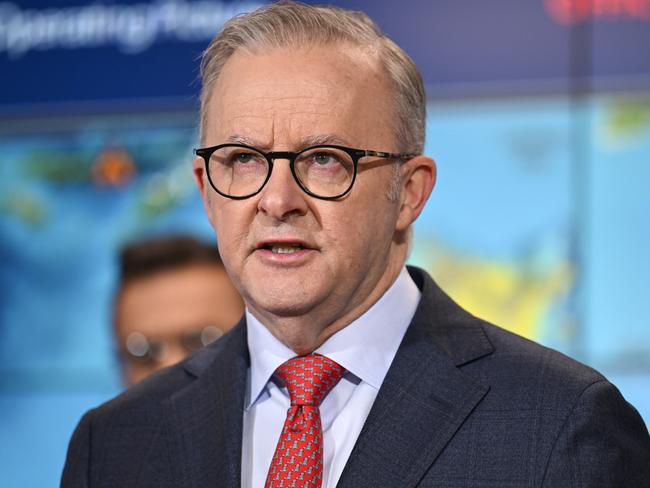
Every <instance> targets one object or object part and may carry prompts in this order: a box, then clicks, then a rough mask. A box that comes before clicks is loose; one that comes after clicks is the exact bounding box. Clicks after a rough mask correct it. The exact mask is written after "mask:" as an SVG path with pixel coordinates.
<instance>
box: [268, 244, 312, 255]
mask: <svg viewBox="0 0 650 488" xmlns="http://www.w3.org/2000/svg"><path fill="white" fill-rule="evenodd" d="M263 249H268V250H269V251H271V252H272V253H273V254H293V253H294V252H298V251H300V250H301V249H304V247H303V246H302V245H300V244H268V245H265V246H264V247H263Z"/></svg>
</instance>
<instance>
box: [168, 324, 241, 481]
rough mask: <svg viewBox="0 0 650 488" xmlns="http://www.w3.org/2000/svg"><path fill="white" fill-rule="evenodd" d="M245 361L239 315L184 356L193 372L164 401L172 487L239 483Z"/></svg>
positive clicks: (184, 365)
mask: <svg viewBox="0 0 650 488" xmlns="http://www.w3.org/2000/svg"><path fill="white" fill-rule="evenodd" d="M248 364H249V358H248V351H247V349H246V325H245V322H244V320H243V319H242V320H241V321H240V323H239V324H237V326H236V327H235V328H234V329H232V330H231V331H230V332H229V333H228V334H226V335H225V336H224V337H223V338H222V339H221V340H219V341H217V342H216V343H214V344H213V345H211V346H208V347H206V348H204V349H203V350H201V351H200V352H199V353H197V354H195V355H193V356H192V357H190V358H189V359H188V360H186V361H185V363H184V364H183V367H184V368H185V370H186V371H187V372H188V373H189V374H190V375H192V376H193V377H194V380H193V381H191V382H190V383H189V384H188V385H187V386H185V388H183V389H181V390H179V391H177V392H176V393H175V394H174V395H173V396H172V397H170V398H169V399H168V400H166V401H165V405H164V411H165V427H166V430H167V432H169V438H170V458H171V460H172V461H171V464H172V469H174V470H175V474H176V476H175V477H176V479H177V486H191V487H194V488H200V487H206V488H207V487H208V486H214V483H215V482H216V480H219V482H220V483H222V484H221V485H220V486H232V487H238V486H240V485H241V481H240V477H241V443H242V418H243V417H242V415H243V408H244V406H243V405H244V394H245V390H246V377H247V368H248Z"/></svg>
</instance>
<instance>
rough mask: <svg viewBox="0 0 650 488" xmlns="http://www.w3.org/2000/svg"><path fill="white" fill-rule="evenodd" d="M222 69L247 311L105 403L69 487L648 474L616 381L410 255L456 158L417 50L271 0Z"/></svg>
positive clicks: (221, 188)
mask: <svg viewBox="0 0 650 488" xmlns="http://www.w3.org/2000/svg"><path fill="white" fill-rule="evenodd" d="M202 74H203V93H202V126H201V141H202V146H203V148H202V149H199V150H197V155H198V157H197V159H196V160H195V162H194V173H195V175H196V180H197V183H198V185H199V188H200V190H201V194H202V196H203V200H204V203H205V208H206V211H207V215H208V218H209V220H210V222H211V223H212V225H213V227H214V228H215V231H216V234H217V237H218V242H219V248H220V251H221V255H222V258H223V260H224V264H225V266H226V269H227V270H228V273H229V275H230V276H231V277H232V279H233V282H234V284H235V287H236V288H237V289H238V290H239V291H240V293H241V294H242V296H243V298H244V301H245V303H246V314H245V316H244V318H243V319H242V321H241V322H240V323H239V324H238V325H237V326H236V327H235V328H234V329H233V330H232V331H231V332H230V333H229V334H227V335H226V336H224V337H223V338H222V340H220V341H219V342H218V343H217V344H215V345H214V346H209V347H207V348H205V349H203V350H202V351H200V352H199V353H198V354H196V355H194V356H192V357H191V358H190V359H188V360H186V361H185V362H184V363H182V364H181V365H179V366H176V367H173V368H170V369H168V370H166V371H165V372H164V373H161V374H160V375H158V376H157V377H156V378H155V379H152V380H151V381H145V382H143V383H142V384H141V385H138V387H136V388H134V389H132V390H130V391H128V392H127V393H126V394H125V395H122V396H121V397H118V398H117V399H115V400H113V401H111V402H109V403H107V404H105V405H103V406H101V407H99V408H98V409H95V410H93V411H91V412H89V413H88V414H86V416H84V418H83V419H82V421H81V423H80V425H79V427H78V428H77V430H76V432H75V434H74V436H73V439H72V441H71V445H70V449H69V452H68V461H67V465H66V468H65V470H64V474H63V485H64V486H93V487H95V486H121V487H126V486H157V487H161V486H194V487H208V486H212V487H216V486H220V487H221V486H223V487H236V486H244V487H262V486H265V487H280V486H296V487H303V486H304V487H307V486H309V487H321V486H322V487H334V486H337V487H355V488H359V487H414V486H419V487H429V486H430V487H433V486H436V487H459V486H468V487H469V486H471V487H478V486H480V487H499V488H503V487H506V486H507V487H520V486H535V487H542V486H543V487H553V488H558V487H587V486H590V487H591V486H594V487H595V486H598V487H599V488H603V487H612V488H613V487H621V486H625V487H642V486H648V485H647V482H648V480H649V479H650V471H649V469H650V468H649V466H650V440H649V438H648V433H647V430H646V428H645V426H644V424H643V421H642V420H641V419H640V417H639V415H638V414H637V412H636V411H635V410H634V409H633V408H632V407H631V406H630V405H628V404H627V403H626V402H625V400H624V399H623V398H622V397H621V395H620V394H619V392H618V391H617V390H616V389H615V388H614V387H613V386H612V385H611V384H609V383H608V382H607V381H606V380H605V379H604V378H603V377H602V376H600V375H599V374H598V373H597V372H595V371H593V370H591V369H589V368H587V367H585V366H582V365H580V364H578V363H576V362H574V361H572V360H570V359H568V358H566V357H565V356H562V355H561V354H559V353H557V352H554V351H551V350H548V349H545V348H542V347H541V346H538V345H535V344H533V343H531V342H528V341H526V340H524V339H522V338H519V337H517V336H514V335H512V334H510V333H508V332H505V331H503V330H501V329H499V328H497V327H495V326H492V325H490V324H487V323H485V322H483V321H481V320H479V319H477V318H475V317H473V316H471V315H469V314H468V313H467V312H465V311H463V310H462V309H460V308H459V307H458V306H457V305H456V304H455V303H453V302H452V301H451V299H449V298H448V297H447V296H446V295H445V294H444V293H443V292H442V291H441V290H440V289H439V288H438V287H437V286H436V285H435V283H434V282H433V281H432V280H431V278H430V277H429V276H428V275H426V273H424V272H423V271H422V270H419V269H416V268H409V269H408V271H407V270H406V269H405V267H404V263H405V260H406V256H407V253H408V247H409V235H410V228H411V225H412V223H413V221H414V220H415V219H416V218H417V216H418V215H419V213H420V212H421V211H422V208H423V206H424V204H425V202H426V200H427V198H428V196H429V194H430V192H431V190H432V188H433V186H434V182H435V175H436V172H435V164H434V162H433V161H432V160H431V159H430V158H428V157H426V156H422V155H421V152H422V148H423V139H424V120H425V117H424V110H425V97H424V90H423V88H422V81H421V78H420V76H419V74H418V72H417V69H416V68H415V66H414V65H413V63H412V61H411V60H410V59H409V58H408V56H407V55H406V54H405V53H404V52H403V51H402V50H401V49H400V48H399V47H397V46H396V45H395V44H394V43H393V42H392V41H390V40H389V39H387V38H386V37H385V36H383V35H382V34H381V33H380V32H379V31H378V30H377V28H376V26H375V25H374V24H373V23H372V21H371V20H370V19H368V18H367V17H366V16H364V15H363V14H361V13H353V12H348V11H344V10H340V9H336V8H329V7H320V8H316V7H308V6H304V5H300V4H294V3H285V2H283V3H278V4H275V5H271V6H269V7H266V8H263V9H261V10H259V11H256V12H253V13H252V14H250V15H246V16H242V17H238V18H235V19H234V20H232V21H231V22H229V23H228V24H227V25H226V26H224V29H223V30H222V31H221V33H220V34H219V35H218V36H217V37H216V38H215V40H214V41H213V42H212V43H211V44H210V46H209V47H208V49H207V51H206V53H205V55H204V59H203V64H202Z"/></svg>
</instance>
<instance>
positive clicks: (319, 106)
mask: <svg viewBox="0 0 650 488" xmlns="http://www.w3.org/2000/svg"><path fill="white" fill-rule="evenodd" d="M211 95H212V96H211V98H210V101H209V103H208V107H207V109H208V112H207V117H206V126H205V128H204V129H205V131H204V133H205V140H206V143H207V145H212V144H220V143H223V142H227V141H228V140H229V139H232V138H237V137H239V138H245V139H249V140H254V141H256V142H257V143H258V144H259V145H260V146H269V147H272V146H275V147H277V145H278V144H282V145H299V144H300V141H301V140H302V139H303V138H309V137H313V136H314V135H320V134H331V135H333V136H335V137H336V138H337V139H339V140H340V141H341V142H347V143H348V144H350V145H362V144H365V145H367V144H370V145H371V146H372V147H373V148H377V147H380V148H386V145H387V144H389V143H390V142H389V141H391V140H392V133H393V131H392V130H391V127H390V125H389V124H390V121H391V120H392V117H391V116H392V110H391V108H392V102H391V94H390V91H389V89H388V87H387V82H386V80H385V77H384V76H383V75H382V73H381V70H380V69H379V63H378V62H377V58H376V56H375V55H373V54H370V53H368V52H366V51H364V50H362V49H360V48H358V47H354V46H350V45H342V44H338V45H327V46H322V45H317V46H310V47H305V48H300V49H296V48H274V49H271V50H266V51H261V52H248V51H243V50H239V51H237V52H236V53H235V54H234V55H233V56H231V58H230V59H229V60H228V61H227V62H226V64H225V65H224V67H223V70H222V72H221V74H220V76H219V78H218V80H217V82H216V84H215V85H214V87H213V91H212V94H211ZM377 144H380V146H377Z"/></svg>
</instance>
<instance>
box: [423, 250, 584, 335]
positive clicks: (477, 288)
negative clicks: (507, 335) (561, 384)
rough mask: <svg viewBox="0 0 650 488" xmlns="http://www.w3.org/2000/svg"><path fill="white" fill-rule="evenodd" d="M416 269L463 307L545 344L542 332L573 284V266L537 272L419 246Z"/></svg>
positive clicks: (524, 264) (508, 264) (523, 267)
mask: <svg viewBox="0 0 650 488" xmlns="http://www.w3.org/2000/svg"><path fill="white" fill-rule="evenodd" d="M418 247H419V248H420V251H419V252H418V259H417V260H415V261H414V264H417V265H420V266H423V267H425V268H426V269H427V270H428V271H429V272H430V273H431V274H432V276H434V278H435V280H436V282H438V283H439V284H440V286H441V287H442V288H443V289H444V290H445V291H446V292H447V293H448V294H449V295H450V296H451V297H452V298H453V299H454V300H455V301H457V302H458V303H459V304H460V305H461V306H462V307H463V308H465V309H466V310H468V311H469V312H471V313H472V314H474V315H476V316H478V317H481V318H483V319H485V320H487V321H489V322H492V323H494V324H497V325H499V326H501V327H504V328H506V329H509V330H511V331H513V332H515V333H517V334H519V335H522V336H524V337H527V338H529V339H534V340H540V335H541V328H542V326H543V324H544V319H545V318H546V317H547V315H548V313H549V311H550V309H551V308H552V307H553V305H554V304H557V303H558V301H559V300H561V299H562V298H563V297H565V296H566V294H567V293H568V292H569V290H570V288H571V285H572V282H573V274H574V273H573V270H572V266H571V264H570V263H568V262H559V263H556V264H555V265H553V266H552V267H550V268H543V269H541V270H540V269H535V270H534V271H531V269H530V268H531V267H529V266H526V263H515V262H498V261H488V260H485V259H481V258H478V257H473V256H466V255H463V254H456V253H453V252H451V251H449V250H447V249H444V248H442V247H440V246H426V247H427V252H424V253H423V252H422V247H423V243H419V244H418Z"/></svg>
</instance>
